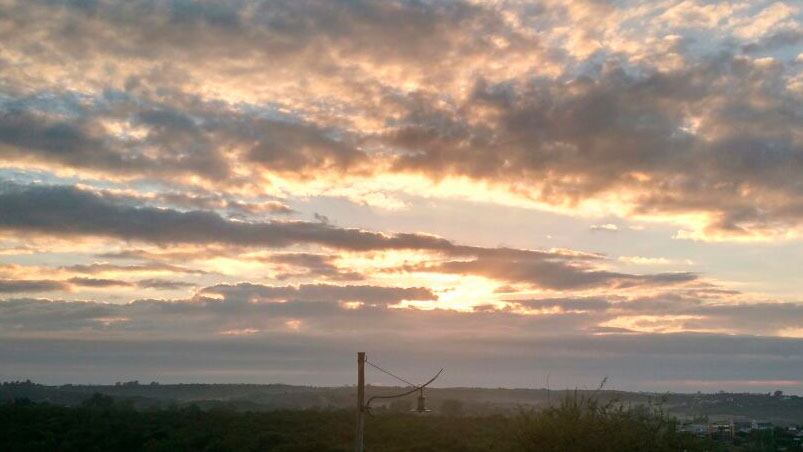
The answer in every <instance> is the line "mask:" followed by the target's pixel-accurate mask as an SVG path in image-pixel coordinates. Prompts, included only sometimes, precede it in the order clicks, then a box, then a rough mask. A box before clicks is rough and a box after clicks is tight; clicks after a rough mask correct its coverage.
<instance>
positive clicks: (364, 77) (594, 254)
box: [0, 0, 803, 394]
mask: <svg viewBox="0 0 803 452" xmlns="http://www.w3.org/2000/svg"><path fill="white" fill-rule="evenodd" d="M801 268H803V6H801V4H800V3H799V2H795V1H764V0H752V1H744V2H738V1H734V2H726V1H720V2H717V1H703V0H685V1H677V0H654V1H624V0H622V1H618V0H617V1H614V0H610V1H607V0H572V1H563V0H560V1H558V0H541V1H529V0H528V1H524V0H496V1H490V0H489V1H480V0H376V1H371V0H275V1H258V0H231V1H228V2H213V1H202V0H127V1H113V0H0V362H2V363H3V365H2V367H1V368H0V380H12V379H26V378H30V379H32V380H35V381H39V382H43V383H67V382H73V383H87V382H93V383H112V382H115V381H127V380H133V379H138V380H140V381H152V380H154V381H160V382H165V383H169V382H254V383H273V382H282V383H291V384H312V385H344V384H354V380H355V375H354V374H355V359H356V358H355V354H356V352H357V351H365V352H367V354H368V358H369V360H371V361H372V362H375V363H377V364H380V365H382V366H384V367H387V368H390V369H393V371H394V372H396V373H398V374H401V375H403V376H405V377H406V378H408V379H416V380H421V381H425V380H427V379H428V378H429V376H430V375H431V374H434V372H435V371H437V369H439V368H441V367H445V368H446V372H445V374H444V376H443V377H442V378H441V379H440V380H439V382H438V384H439V385H441V386H484V387H544V386H545V385H546V383H547V380H549V384H550V385H551V386H552V387H553V388H555V387H562V388H592V387H596V386H597V385H598V384H599V382H600V381H602V379H603V378H606V377H607V378H608V380H607V381H608V383H607V384H608V386H609V387H612V388H616V389H624V390H648V391H684V392H691V391H719V390H726V391H751V392H767V391H774V390H782V391H785V392H789V393H798V394H803V271H802V270H801ZM367 378H368V381H369V383H374V384H392V383H394V382H393V381H390V380H387V378H386V376H384V375H382V374H379V373H376V372H374V373H372V372H369V375H368V377H367Z"/></svg>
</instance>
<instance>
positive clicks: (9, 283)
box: [0, 279, 69, 294]
mask: <svg viewBox="0 0 803 452" xmlns="http://www.w3.org/2000/svg"><path fill="white" fill-rule="evenodd" d="M68 288H69V286H68V285H66V284H65V283H63V282H61V281H47V280H8V279H3V280H0V293H4V294H8V293H30V292H55V291H59V290H67V289H68Z"/></svg>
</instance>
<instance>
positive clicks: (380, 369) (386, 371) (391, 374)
mask: <svg viewBox="0 0 803 452" xmlns="http://www.w3.org/2000/svg"><path fill="white" fill-rule="evenodd" d="M365 362H366V364H368V365H369V366H371V367H373V368H374V369H376V370H378V371H380V372H384V373H386V374H388V375H390V376H391V377H393V378H395V379H397V380H399V381H401V382H404V383H407V384H408V385H410V386H413V387H417V386H418V385H416V384H414V383H410V382H409V381H407V380H405V379H404V378H402V377H400V376H398V375H394V374H393V373H392V372H390V371H388V370H385V369H383V368H381V367H379V366H377V365H376V364H374V363H372V362H371V361H368V360H367V359H366V360H365Z"/></svg>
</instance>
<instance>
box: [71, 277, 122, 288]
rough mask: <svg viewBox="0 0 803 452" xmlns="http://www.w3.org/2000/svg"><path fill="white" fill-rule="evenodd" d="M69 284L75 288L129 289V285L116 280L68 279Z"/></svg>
mask: <svg viewBox="0 0 803 452" xmlns="http://www.w3.org/2000/svg"><path fill="white" fill-rule="evenodd" d="M69 282H70V283H71V284H75V285H76V286H82V287H94V288H103V287H129V286H131V283H129V282H127V281H121V280H117V279H99V278H70V279H69Z"/></svg>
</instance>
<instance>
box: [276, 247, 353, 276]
mask: <svg viewBox="0 0 803 452" xmlns="http://www.w3.org/2000/svg"><path fill="white" fill-rule="evenodd" d="M336 259H337V256H334V255H322V254H311V253H284V254H273V255H271V256H270V257H269V258H267V259H266V261H268V262H271V263H276V264H284V265H285V266H289V267H290V268H289V269H287V270H284V272H283V273H280V274H278V275H277V276H276V278H277V279H279V280H282V279H287V278H293V277H321V278H325V279H329V280H334V281H349V280H351V281H354V280H360V279H365V276H364V275H362V274H360V273H357V272H354V271H348V270H343V269H341V268H339V267H338V266H337V265H336V264H335V261H336ZM294 269H300V270H294Z"/></svg>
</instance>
